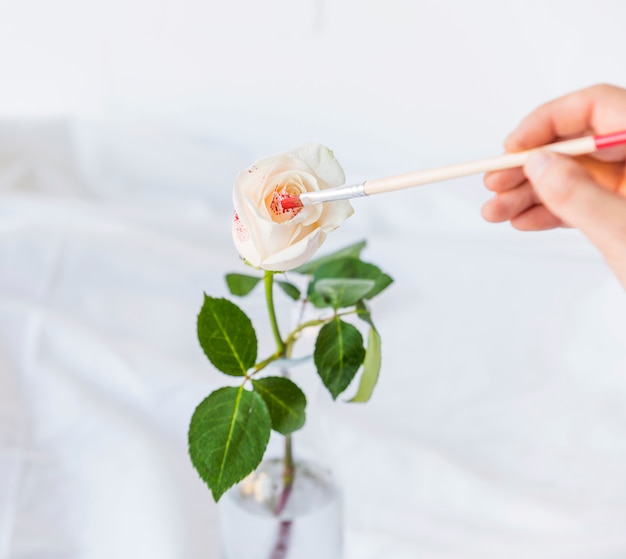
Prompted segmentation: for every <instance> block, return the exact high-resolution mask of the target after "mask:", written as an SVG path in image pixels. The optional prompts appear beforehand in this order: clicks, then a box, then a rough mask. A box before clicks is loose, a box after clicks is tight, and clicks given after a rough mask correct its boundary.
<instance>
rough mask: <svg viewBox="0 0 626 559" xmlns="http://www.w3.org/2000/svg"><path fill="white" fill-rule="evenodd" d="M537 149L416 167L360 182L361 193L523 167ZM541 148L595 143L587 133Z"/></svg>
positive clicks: (567, 149)
mask: <svg viewBox="0 0 626 559" xmlns="http://www.w3.org/2000/svg"><path fill="white" fill-rule="evenodd" d="M537 149H539V148H535V149H530V150H527V151H520V152H517V153H505V154H504V155H499V156H497V157H489V158H487V159H479V160H477V161H468V162H467V163H456V164H454V165H447V166H445V167H436V168H434V169H426V170H423V171H415V172H413V173H406V174H404V175H397V176H395V177H387V178H384V179H374V180H370V181H366V182H365V183H363V193H364V194H365V195H366V196H369V195H370V194H380V193H381V192H391V191H394V190H401V189H403V188H409V187H413V186H420V185H423V184H430V183H433V182H439V181H444V180H448V179H454V178H458V177H464V176H467V175H474V174H476V173H487V172H489V171H502V170H503V169H512V168H514V167H522V166H523V165H524V164H525V163H526V160H527V159H528V156H529V155H530V154H531V153H532V152H534V151H537ZM541 149H549V150H551V151H555V152H558V153H563V154H565V155H583V154H585V153H592V152H594V151H596V149H597V147H596V141H595V138H594V136H586V137H584V138H577V139H575V140H566V141H564V142H557V143H554V144H550V145H547V146H544V147H542V148H541Z"/></svg>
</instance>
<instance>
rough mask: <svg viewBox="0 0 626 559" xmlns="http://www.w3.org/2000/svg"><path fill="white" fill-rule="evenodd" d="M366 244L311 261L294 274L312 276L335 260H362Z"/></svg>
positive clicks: (362, 242) (356, 245)
mask: <svg viewBox="0 0 626 559" xmlns="http://www.w3.org/2000/svg"><path fill="white" fill-rule="evenodd" d="M366 244H367V242H366V241H359V242H358V243H354V244H353V245H350V246H347V247H345V248H342V249H341V250H338V251H337V252H333V253H332V254H326V255H324V256H320V257H319V258H316V259H315V260H310V261H309V262H307V263H306V264H303V265H302V266H299V267H298V268H295V269H294V270H292V272H297V273H298V274H303V275H312V274H314V273H315V271H316V270H317V269H318V268H319V267H320V266H322V265H323V264H326V263H328V262H332V261H333V260H341V259H342V258H360V256H361V251H362V250H363V249H364V248H365V245H366Z"/></svg>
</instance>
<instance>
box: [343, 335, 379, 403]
mask: <svg viewBox="0 0 626 559" xmlns="http://www.w3.org/2000/svg"><path fill="white" fill-rule="evenodd" d="M380 342H381V340H380V334H379V333H378V332H377V331H376V328H370V331H369V334H368V337H367V351H366V352H365V360H364V361H363V372H362V373H361V380H360V381H359V388H358V390H357V392H356V394H355V395H354V397H353V398H352V399H351V400H350V402H359V403H364V402H367V401H369V399H370V398H371V397H372V392H374V387H375V386H376V383H377V382H378V374H379V373H380V364H381V355H380V345H381V344H380Z"/></svg>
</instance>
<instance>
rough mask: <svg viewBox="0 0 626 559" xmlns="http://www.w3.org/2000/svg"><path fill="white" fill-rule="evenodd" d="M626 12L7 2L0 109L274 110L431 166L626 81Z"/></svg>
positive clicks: (1, 7) (564, 6)
mask: <svg viewBox="0 0 626 559" xmlns="http://www.w3.org/2000/svg"><path fill="white" fill-rule="evenodd" d="M625 12H626V7H625V6H624V3H623V2H621V1H620V0H597V1H593V2H592V1H585V0H574V1H566V0H527V1H524V2H521V1H520V2H498V1H495V0H477V1H472V2H464V1H462V0H440V1H434V0H433V1H425V0H389V1H385V2H382V1H379V2H376V1H373V0H266V1H263V2H254V1H252V0H233V1H231V2H215V1H209V0H153V1H148V0H111V1H106V2H105V1H97V0H20V1H19V2H17V1H10V0H3V1H2V2H0V76H2V87H0V114H1V115H4V116H14V115H50V114H72V115H87V116H92V117H106V118H110V117H119V116H124V117H129V118H137V117H139V116H146V115H150V116H154V115H160V116H163V115H176V116H177V117H179V118H180V117H183V116H188V117H189V116H191V117H193V118H198V117H199V115H200V114H204V115H209V114H211V111H213V110H216V108H221V109H222V110H225V108H226V107H231V108H232V110H234V111H238V112H245V111H246V110H248V111H250V112H252V113H253V114H254V112H255V111H256V110H257V109H258V107H263V108H264V109H265V110H267V109H268V107H275V108H276V110H277V111H279V112H280V114H281V115H283V116H291V117H292V118H293V120H296V121H297V120H299V119H301V120H302V126H299V127H298V126H294V127H293V134H294V137H290V138H286V139H285V145H286V146H290V145H292V144H293V142H294V141H296V142H301V141H308V140H314V141H320V142H323V143H326V144H328V145H331V147H334V148H335V149H338V148H339V147H343V142H344V141H346V139H345V137H344V135H345V128H346V125H349V126H350V127H352V128H358V133H359V135H360V136H362V135H366V136H371V137H372V141H373V139H374V138H377V139H378V141H379V142H381V143H382V144H383V145H390V146H393V145H396V144H398V145H401V146H403V148H404V149H406V150H409V152H410V154H411V158H412V161H411V162H410V163H409V162H407V167H409V166H410V165H411V164H412V165H413V166H414V167H420V166H422V165H430V164H431V163H434V162H437V163H438V162H450V161H454V160H456V159H458V158H463V157H470V158H471V157H474V156H476V155H489V154H491V153H492V152H493V151H494V150H497V149H499V147H500V145H501V141H502V139H503V138H504V136H505V135H506V133H507V132H508V131H509V130H510V129H511V128H512V127H513V126H514V125H515V124H516V123H517V121H518V120H519V119H520V118H521V117H522V116H523V115H524V114H525V113H526V112H528V111H529V110H530V109H531V108H533V107H534V106H535V105H537V104H539V103H541V102H543V101H546V100H548V99H550V98H552V97H554V96H557V95H561V94H563V93H565V92H567V91H569V90H572V89H576V88H579V87H583V86H586V85H589V84H592V83H597V82H612V83H615V84H618V85H620V84H622V85H623V84H625V83H626V79H625V78H624V64H623V53H624V49H625V46H626V38H625V37H624V32H623V28H622V24H623V21H624V15H625ZM303 113H304V114H303ZM312 115H314V118H307V117H311V116H312ZM312 123H315V127H314V128H313V127H312ZM250 128H251V130H250V132H251V133H252V132H254V133H255V134H259V133H262V132H261V131H259V130H258V129H257V128H255V126H254V124H253V123H250ZM244 131H245V130H244ZM270 147H272V146H270ZM266 149H267V147H266ZM265 153H267V151H266V152H265ZM379 157H380V158H384V154H379ZM399 170H402V169H396V171H399Z"/></svg>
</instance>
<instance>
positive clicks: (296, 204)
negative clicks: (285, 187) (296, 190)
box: [280, 194, 303, 210]
mask: <svg viewBox="0 0 626 559" xmlns="http://www.w3.org/2000/svg"><path fill="white" fill-rule="evenodd" d="M280 205H281V206H282V207H283V209H285V210H297V209H299V208H301V207H302V206H303V204H302V202H301V201H300V196H295V195H293V194H282V195H281V199H280Z"/></svg>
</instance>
